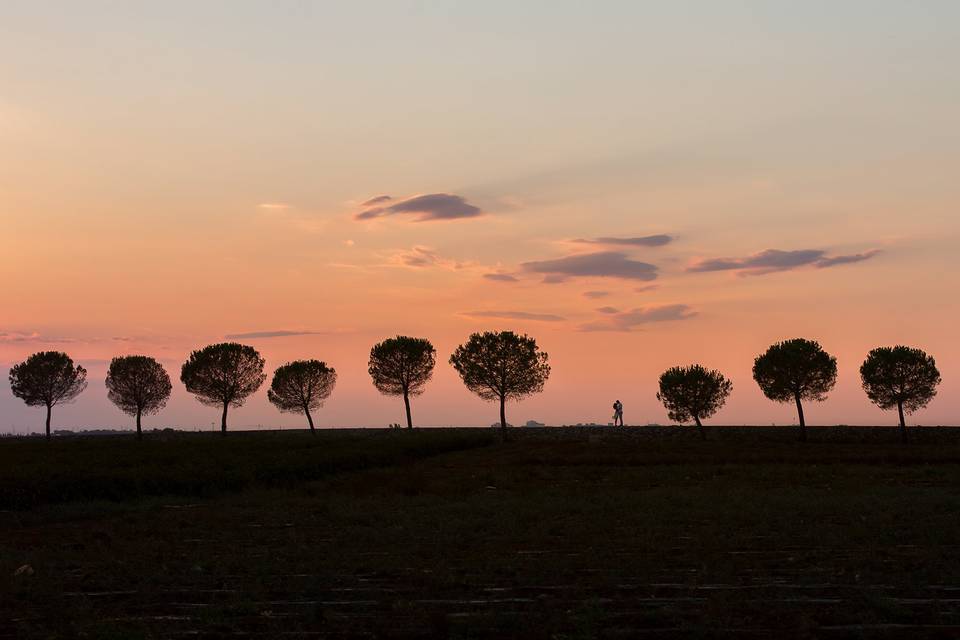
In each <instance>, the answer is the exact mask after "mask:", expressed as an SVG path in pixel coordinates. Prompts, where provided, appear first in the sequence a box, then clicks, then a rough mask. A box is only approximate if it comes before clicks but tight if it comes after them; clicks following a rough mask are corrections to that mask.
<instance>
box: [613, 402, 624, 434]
mask: <svg viewBox="0 0 960 640" xmlns="http://www.w3.org/2000/svg"><path fill="white" fill-rule="evenodd" d="M613 426H615V427H622V426H623V403H622V402H620V401H619V400H614V402H613Z"/></svg>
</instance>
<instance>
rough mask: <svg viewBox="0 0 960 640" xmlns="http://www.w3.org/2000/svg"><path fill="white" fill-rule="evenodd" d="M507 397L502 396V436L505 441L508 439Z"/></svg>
mask: <svg viewBox="0 0 960 640" xmlns="http://www.w3.org/2000/svg"><path fill="white" fill-rule="evenodd" d="M506 401H507V400H506V398H504V397H503V396H500V436H501V437H502V438H503V441H504V442H506V441H507V411H506V408H505V406H504V405H505V404H506Z"/></svg>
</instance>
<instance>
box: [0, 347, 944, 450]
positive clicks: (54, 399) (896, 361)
mask: <svg viewBox="0 0 960 640" xmlns="http://www.w3.org/2000/svg"><path fill="white" fill-rule="evenodd" d="M436 355H437V351H436V349H435V348H434V347H433V345H432V344H431V343H430V341H429V340H427V339H424V338H411V337H408V336H397V337H395V338H389V339H387V340H384V341H383V342H380V343H378V344H376V345H374V346H373V348H372V349H371V350H370V360H369V362H368V372H369V373H370V377H371V379H372V380H373V384H374V386H375V387H376V388H377V389H378V390H379V391H380V392H381V393H383V394H386V395H390V396H402V397H403V402H404V408H405V411H406V418H407V427H408V428H413V418H412V415H411V411H410V398H411V397H415V396H418V395H420V394H421V393H423V391H424V389H425V387H426V384H427V382H429V381H430V379H431V377H432V376H433V370H434V367H435V365H436ZM449 362H450V364H451V365H452V366H453V368H454V369H455V370H456V371H457V373H458V374H460V377H461V379H462V380H463V383H464V385H465V386H466V387H467V389H468V390H470V391H471V392H472V393H474V394H476V395H477V396H479V397H480V398H481V399H483V400H486V401H488V402H499V403H500V427H501V430H502V434H503V436H504V438H506V432H507V424H508V423H507V419H506V409H505V405H506V402H507V401H508V400H515V401H517V400H521V399H522V398H524V397H527V396H529V395H532V394H535V393H539V392H541V391H542V390H543V387H544V385H545V383H546V381H547V379H548V378H549V377H550V364H549V363H548V356H547V354H546V353H544V352H543V351H541V350H540V348H539V347H538V346H537V343H536V341H535V340H534V339H533V338H531V337H529V336H527V335H525V334H517V333H514V332H512V331H501V332H490V331H487V332H484V333H474V334H472V335H471V336H470V337H469V339H468V340H467V341H466V342H465V343H463V344H461V345H460V346H458V347H457V348H456V350H454V352H453V354H452V355H451V356H450V359H449ZM265 364H266V362H265V360H264V359H263V357H262V356H261V355H260V353H259V352H258V351H257V350H256V349H254V348H253V347H250V346H247V345H242V344H237V343H234V342H224V343H219V344H212V345H209V346H206V347H204V348H202V349H198V350H196V351H194V352H192V353H191V354H190V357H189V358H188V359H187V361H186V362H184V363H183V366H182V367H181V370H180V381H181V382H182V383H183V384H184V386H185V387H186V389H187V391H189V392H190V393H192V394H193V395H194V396H196V398H197V400H198V401H199V402H200V403H202V404H204V405H207V406H211V407H217V408H222V414H221V421H220V429H221V432H222V433H223V434H226V432H227V411H228V409H229V408H230V407H240V406H242V405H243V403H244V402H245V401H246V399H247V398H248V397H250V396H251V395H252V394H253V393H255V392H256V391H257V390H258V389H259V388H260V386H261V385H262V384H263V383H264V381H265V380H266V378H267V375H266V374H265V373H264V365H265ZM860 377H861V381H862V384H863V389H864V391H865V392H866V394H867V397H868V398H869V399H870V401H871V402H873V403H874V404H876V405H877V406H879V407H880V408H881V409H885V410H889V409H894V408H896V409H897V411H898V414H899V418H900V434H901V438H902V440H903V441H904V442H906V439H907V431H906V422H905V418H904V414H910V413H913V412H914V411H916V410H918V409H921V408H923V407H925V406H926V405H927V404H928V403H929V402H930V400H932V399H933V397H934V396H935V395H936V393H937V385H939V384H940V381H941V378H940V372H939V371H938V370H937V366H936V362H935V361H934V359H933V358H932V357H931V356H929V355H927V354H926V353H925V352H923V351H922V350H920V349H915V348H912V347H904V346H895V347H879V348H877V349H874V350H872V351H871V352H870V353H869V354H868V355H867V357H866V360H864V362H863V364H862V366H861V367H860ZM753 378H754V380H755V381H756V382H757V384H758V385H759V386H760V389H761V390H762V391H763V394H764V395H765V396H766V397H767V398H769V399H771V400H773V401H775V402H784V403H788V402H794V403H796V407H797V416H798V418H799V423H800V440H801V441H805V440H806V422H805V421H804V416H803V402H804V401H816V402H822V401H824V400H826V397H827V394H828V393H829V392H830V391H831V390H832V389H833V387H834V385H835V384H836V380H837V359H836V358H835V357H833V356H832V355H830V354H829V353H827V352H826V351H824V350H823V348H822V347H821V346H820V344H819V343H817V342H815V341H812V340H806V339H803V338H796V339H793V340H785V341H783V342H778V343H776V344H774V345H772V346H770V348H769V349H767V350H766V352H764V353H763V354H761V355H759V356H757V358H756V359H755V360H754V363H753ZM336 382H337V373H336V371H335V370H334V369H333V367H330V366H328V365H327V364H326V363H325V362H323V361H320V360H295V361H293V362H288V363H286V364H284V365H282V366H280V367H278V368H277V369H276V370H275V371H274V373H273V379H272V381H271V383H270V388H269V389H268V390H267V399H268V400H269V401H270V402H271V403H272V404H273V405H274V406H276V407H277V409H279V410H280V411H281V412H286V413H303V414H304V415H305V417H306V419H307V423H308V424H309V426H310V430H311V432H313V431H314V425H313V416H312V414H311V411H316V410H317V409H319V408H320V407H321V406H323V403H324V401H325V400H326V399H327V398H329V397H330V394H331V393H332V392H333V388H334V386H335V385H336ZM105 384H106V388H107V397H108V398H109V399H110V401H111V402H113V403H114V404H115V405H116V406H117V407H118V408H119V409H120V410H121V411H123V412H124V413H126V414H128V415H131V416H135V417H136V427H137V437H138V438H142V431H141V427H140V419H141V417H142V416H143V415H145V414H146V415H149V414H156V413H158V412H159V411H160V410H161V409H162V408H163V407H164V406H165V405H166V402H167V399H168V398H169V397H170V393H171V391H172V389H173V386H172V384H171V382H170V376H169V375H168V374H167V372H166V370H164V368H163V366H162V365H161V364H160V363H159V362H158V361H157V360H156V359H154V358H152V357H149V356H143V355H128V356H118V357H116V358H113V360H112V361H111V362H110V367H109V369H108V371H107V377H106V380H105ZM86 386H87V372H86V370H85V369H84V368H83V367H81V366H79V365H74V363H73V360H72V359H71V358H70V357H69V356H68V355H67V354H65V353H61V352H58V351H42V352H39V353H35V354H33V355H31V356H30V357H29V358H27V359H26V360H25V361H24V362H21V363H19V364H16V365H14V366H13V367H12V368H11V369H10V388H11V390H12V391H13V394H14V395H15V396H16V397H18V398H20V399H22V400H23V401H24V402H25V403H26V404H27V405H28V406H45V407H46V409H47V419H46V437H47V438H48V439H49V438H50V416H51V411H52V409H53V407H54V406H56V405H58V404H63V403H67V402H70V401H72V400H74V399H75V398H76V397H77V396H78V395H79V394H80V393H81V392H82V391H83V390H84V389H85V388H86ZM732 391H733V383H732V382H731V381H730V380H729V379H727V378H726V377H725V376H724V375H723V374H722V373H720V372H719V371H716V370H711V369H707V368H705V367H703V366H701V365H699V364H694V365H690V366H686V367H683V366H679V367H672V368H670V369H667V370H666V371H664V372H663V374H662V375H661V376H660V380H659V392H658V393H657V399H658V400H660V401H661V402H662V403H663V405H664V407H665V408H666V409H667V415H668V416H669V418H670V419H671V420H674V421H676V422H679V423H689V422H693V423H694V424H696V426H697V429H698V431H699V433H700V436H701V437H702V438H705V437H706V433H705V431H704V427H703V422H702V421H703V420H704V419H706V418H709V417H710V416H712V415H714V414H715V413H716V412H717V411H719V410H720V408H721V407H723V405H724V404H725V403H726V401H727V398H728V397H729V396H730V393H731V392H732Z"/></svg>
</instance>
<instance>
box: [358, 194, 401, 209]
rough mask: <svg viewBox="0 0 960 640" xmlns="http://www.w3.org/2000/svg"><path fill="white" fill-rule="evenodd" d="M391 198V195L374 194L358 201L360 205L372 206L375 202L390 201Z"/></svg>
mask: <svg viewBox="0 0 960 640" xmlns="http://www.w3.org/2000/svg"><path fill="white" fill-rule="evenodd" d="M391 200H393V198H392V197H391V196H374V197H373V198H370V199H369V200H366V201H364V202H361V203H360V206H361V207H372V206H374V205H377V204H383V203H384V202H390V201H391Z"/></svg>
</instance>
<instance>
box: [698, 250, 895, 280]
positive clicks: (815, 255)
mask: <svg viewBox="0 0 960 640" xmlns="http://www.w3.org/2000/svg"><path fill="white" fill-rule="evenodd" d="M878 253H879V250H876V249H874V250H871V251H867V252H864V253H857V254H853V255H839V256H828V255H827V252H826V251H823V250H821V249H798V250H794V251H782V250H780V249H767V250H766V251H761V252H760V253H755V254H753V255H750V256H745V257H741V258H711V259H704V260H698V261H696V262H694V263H693V264H691V265H690V266H689V267H687V271H691V272H706V271H735V272H737V273H738V274H739V275H764V274H767V273H776V272H779V271H791V270H793V269H799V268H802V267H815V268H818V269H825V268H828V267H835V266H838V265H843V264H852V263H854V262H862V261H864V260H868V259H870V258H872V257H873V256H875V255H877V254H878Z"/></svg>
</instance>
